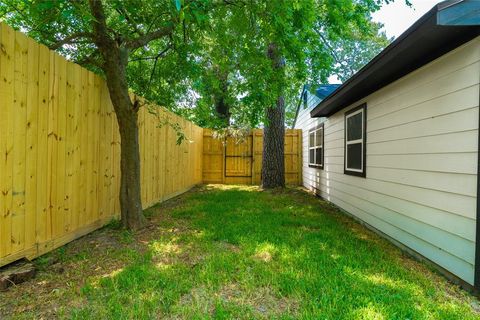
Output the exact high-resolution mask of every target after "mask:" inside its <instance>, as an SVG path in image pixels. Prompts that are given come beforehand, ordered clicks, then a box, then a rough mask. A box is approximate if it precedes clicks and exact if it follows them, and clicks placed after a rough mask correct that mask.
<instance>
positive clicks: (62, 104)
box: [52, 55, 67, 237]
mask: <svg viewBox="0 0 480 320" xmlns="http://www.w3.org/2000/svg"><path fill="white" fill-rule="evenodd" d="M55 68H56V69H57V74H58V81H57V82H58V93H57V101H58V108H57V109H58V110H57V140H56V143H57V165H56V166H55V167H53V166H52V169H55V170H56V172H57V174H56V175H57V179H56V182H55V183H56V192H57V196H56V197H55V201H56V203H55V204H54V205H55V207H56V208H57V210H56V212H55V216H54V219H53V220H54V226H55V227H54V236H55V237H60V236H62V235H63V234H64V233H65V213H66V209H67V207H66V205H65V204H66V203H65V200H66V193H65V187H66V184H65V181H66V179H65V177H66V159H67V158H66V153H67V150H66V141H65V140H66V134H67V62H66V61H65V59H63V58H62V57H61V56H59V55H56V56H55Z"/></svg>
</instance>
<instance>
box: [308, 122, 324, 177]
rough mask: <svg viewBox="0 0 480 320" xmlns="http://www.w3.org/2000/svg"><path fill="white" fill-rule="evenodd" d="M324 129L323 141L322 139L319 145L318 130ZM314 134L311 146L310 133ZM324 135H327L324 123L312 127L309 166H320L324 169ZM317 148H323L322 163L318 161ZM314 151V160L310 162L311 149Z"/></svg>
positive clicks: (310, 131)
mask: <svg viewBox="0 0 480 320" xmlns="http://www.w3.org/2000/svg"><path fill="white" fill-rule="evenodd" d="M320 130H321V131H322V141H320V145H317V131H320ZM312 134H313V147H311V146H310V135H312ZM324 135H325V130H324V125H323V123H321V124H320V125H318V126H316V127H314V128H312V129H310V130H309V131H308V166H309V167H312V168H320V169H323V165H324V163H323V161H324V158H325V157H324V152H325V149H324V147H323V144H324ZM316 149H321V150H322V151H321V153H320V156H321V159H320V164H318V163H317V152H316ZM311 150H314V151H313V162H310V151H311Z"/></svg>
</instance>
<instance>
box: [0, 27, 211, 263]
mask: <svg viewBox="0 0 480 320" xmlns="http://www.w3.org/2000/svg"><path fill="white" fill-rule="evenodd" d="M155 110H159V111H158V113H157V114H156V115H154V114H151V113H150V112H148V111H147V110H146V108H145V107H142V108H141V110H140V112H139V126H140V147H141V148H140V149H141V162H142V163H141V167H142V171H141V175H142V176H141V183H142V200H143V204H144V206H146V207H147V206H150V205H151V204H154V203H156V202H158V201H162V200H165V199H167V198H169V197H172V196H174V195H176V194H179V193H181V192H183V191H185V190H187V189H188V188H190V187H191V186H193V185H195V184H198V183H201V181H202V162H201V161H202V138H203V129H202V128H200V127H197V126H195V125H193V124H192V123H190V122H188V121H186V120H184V119H182V118H180V117H178V116H176V115H174V114H172V113H170V112H168V111H166V110H163V109H160V108H155ZM167 118H168V119H169V121H170V123H179V124H180V126H181V127H182V128H183V131H184V132H185V134H186V136H187V137H188V139H189V140H190V141H188V142H186V143H185V142H184V143H183V144H181V145H180V146H178V145H176V131H175V130H174V129H172V127H171V126H169V125H164V126H162V127H161V128H159V126H158V125H159V119H162V120H165V119H167ZM119 143H120V138H119V133H118V127H117V122H116V118H115V114H114V112H113V108H112V105H111V102H110V98H109V94H108V90H107V87H106V84H105V82H104V81H103V80H102V79H101V78H100V77H98V76H96V75H95V74H93V73H91V72H89V71H87V70H86V69H83V68H81V67H80V66H78V65H76V64H74V63H71V62H68V61H66V60H65V59H64V58H62V57H61V56H59V55H58V54H56V53H55V52H53V51H49V50H48V48H46V47H45V46H43V45H40V44H38V43H36V42H35V41H33V40H32V39H29V38H27V37H26V36H24V35H23V34H21V33H19V32H16V31H14V30H13V29H11V28H10V27H8V26H6V25H5V24H0V266H2V265H5V264H7V263H10V262H12V261H15V260H17V259H20V258H22V257H28V258H32V257H35V256H38V255H40V254H42V253H45V252H47V251H50V250H52V249H53V248H55V247H58V246H60V245H63V244H65V243H66V242H68V241H71V240H73V239H75V238H78V237H79V236H81V235H84V234H86V233H88V232H90V231H92V230H94V229H96V228H98V227H100V226H102V225H104V224H105V223H107V222H108V221H109V220H111V219H112V218H113V217H117V216H118V214H119V202H118V193H119V184H120V179H119V178H120V169H119V159H120V158H119V157H120V144H119Z"/></svg>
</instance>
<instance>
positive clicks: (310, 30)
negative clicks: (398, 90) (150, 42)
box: [230, 0, 389, 188]
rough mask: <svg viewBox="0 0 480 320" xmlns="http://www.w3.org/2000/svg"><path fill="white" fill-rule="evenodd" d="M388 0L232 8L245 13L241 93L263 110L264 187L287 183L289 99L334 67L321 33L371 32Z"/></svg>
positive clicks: (310, 0) (285, 0)
mask: <svg viewBox="0 0 480 320" xmlns="http://www.w3.org/2000/svg"><path fill="white" fill-rule="evenodd" d="M388 1H389V0H385V1H384V0H343V1H325V0H295V1H289V0H278V1H255V0H252V1H249V2H240V3H239V4H238V5H237V6H233V7H231V8H230V10H231V11H230V14H231V15H233V16H235V15H238V16H241V17H242V18H239V19H232V21H237V26H238V21H243V23H242V24H241V25H242V26H244V27H243V29H242V30H244V32H245V37H239V41H240V42H241V44H242V45H241V47H240V48H241V50H242V53H240V54H238V57H239V58H240V59H241V63H239V68H238V72H239V73H240V75H241V78H242V80H243V81H242V82H243V84H242V85H241V86H239V88H240V89H241V90H243V91H242V92H239V95H241V96H242V102H243V103H244V104H246V105H247V106H248V107H249V109H252V110H262V111H263V118H262V120H263V123H264V135H265V136H264V153H263V160H262V184H263V186H264V187H265V188H274V187H282V186H284V185H285V177H284V152H283V151H284V150H283V146H284V127H285V105H289V104H291V102H292V101H293V100H294V99H295V98H296V95H297V93H298V88H299V87H301V85H303V84H304V83H305V82H308V83H320V82H325V81H326V79H327V77H328V76H329V75H330V74H331V73H332V71H333V70H334V67H335V63H336V61H335V59H334V58H335V57H334V56H333V54H332V53H333V52H332V50H331V48H330V47H329V45H328V43H326V42H325V41H323V40H322V37H326V38H327V39H349V40H351V41H354V40H355V37H358V36H363V35H366V34H369V33H371V28H372V23H371V16H370V14H371V12H373V11H375V10H377V9H379V8H380V6H381V4H382V3H384V2H388ZM242 4H243V5H242Z"/></svg>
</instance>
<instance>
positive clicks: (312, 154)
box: [308, 149, 315, 163]
mask: <svg viewBox="0 0 480 320" xmlns="http://www.w3.org/2000/svg"><path fill="white" fill-rule="evenodd" d="M314 157H315V149H310V155H309V158H308V163H315V158H314Z"/></svg>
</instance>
